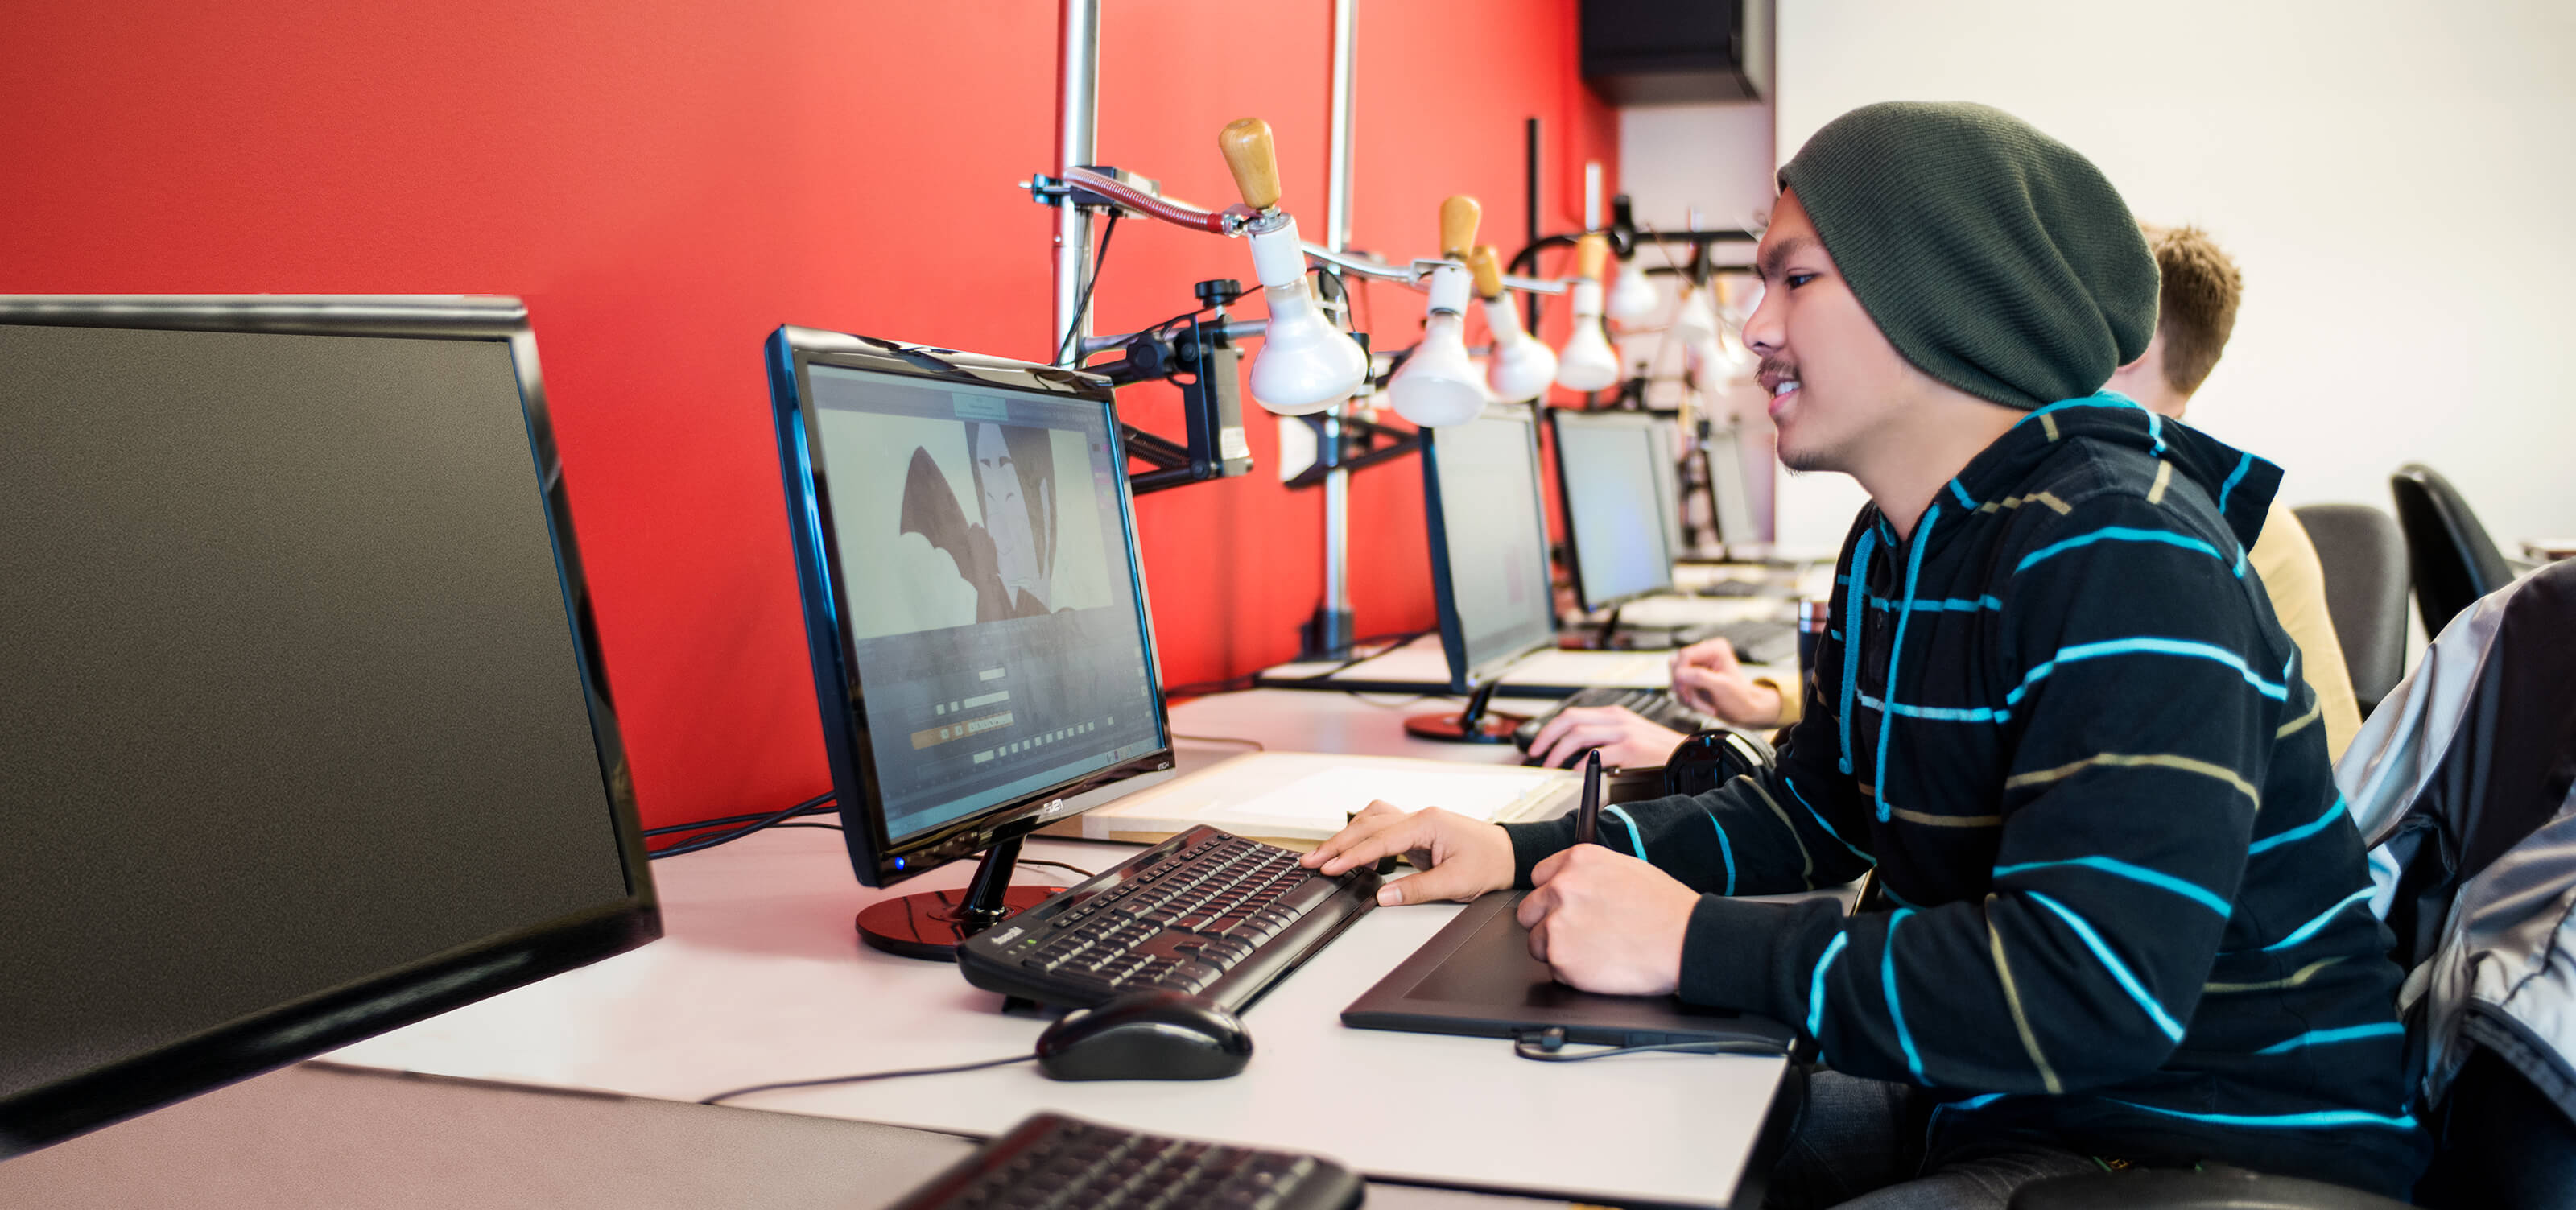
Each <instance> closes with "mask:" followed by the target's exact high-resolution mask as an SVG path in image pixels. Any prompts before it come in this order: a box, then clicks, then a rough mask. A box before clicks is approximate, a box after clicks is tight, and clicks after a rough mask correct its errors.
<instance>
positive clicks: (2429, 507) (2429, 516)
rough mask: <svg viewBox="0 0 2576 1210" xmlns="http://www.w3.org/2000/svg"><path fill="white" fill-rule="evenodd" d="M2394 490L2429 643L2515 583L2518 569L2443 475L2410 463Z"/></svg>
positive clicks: (2392, 483)
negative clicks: (2475, 606)
mask: <svg viewBox="0 0 2576 1210" xmlns="http://www.w3.org/2000/svg"><path fill="white" fill-rule="evenodd" d="M2388 490H2389V492H2390V493H2391V494H2393V495H2394V496H2396V498H2397V523H2398V524H2399V525H2401V526H2403V527H2405V530H2406V553H2407V561H2408V563H2410V564H2411V565H2412V566H2413V567H2414V571H2415V608H2416V611H2417V612H2419V613H2421V614H2422V615H2423V616H2424V634H2425V636H2426V637H2428V638H2429V637H2432V636H2434V635H2439V634H2440V633H2442V628H2443V627H2444V626H2448V625H2450V624H2451V619H2452V618H2454V617H2457V616H2459V613H2460V611H2461V610H2463V609H2466V608H2468V607H2469V604H2470V602H2473V601H2475V600H2477V599H2478V598H2479V597H2482V596H2485V595H2487V594H2488V593H2491V592H2494V591H2495V590H2497V589H2499V588H2502V587H2504V586H2505V585H2507V584H2510V583H2512V582H2513V567H2512V565H2510V564H2508V563H2506V562H2505V561H2504V554H2503V552H2501V551H2498V550H2497V549H2496V544H2495V539H2493V538H2490V537H2488V536H2487V531H2486V527H2485V526H2483V525H2480V524H2478V516H2477V514H2476V513H2473V512H2470V511H2469V502H2468V501H2467V500H2464V499H2462V498H2461V497H2460V492H2459V489H2457V488H2455V487H2452V486H2451V481H2450V480H2448V479H2445V478H2443V477H2442V475H2441V472H2439V471H2436V470H2434V469H2433V468H2432V467H2429V466H2426V465H2424V464H2422V463H2420V462H2410V463H2407V464H2406V465H2404V466H2401V467H2399V468H2397V473H2396V474H2394V475H2391V476H2389V477H2388Z"/></svg>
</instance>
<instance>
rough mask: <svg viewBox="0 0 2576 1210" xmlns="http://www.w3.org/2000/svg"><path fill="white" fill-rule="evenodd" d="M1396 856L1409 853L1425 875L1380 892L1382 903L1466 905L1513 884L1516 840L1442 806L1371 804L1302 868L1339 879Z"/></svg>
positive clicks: (1407, 856)
mask: <svg viewBox="0 0 2576 1210" xmlns="http://www.w3.org/2000/svg"><path fill="white" fill-rule="evenodd" d="M1393 853H1402V854H1404V857H1405V860H1407V861H1410V862H1412V863H1413V868H1414V869H1416V870H1419V871H1421V872H1420V873H1417V874H1414V875H1413V876H1411V877H1409V878H1398V879H1396V880H1395V881H1393V882H1390V883H1387V884H1386V885H1385V886H1384V887H1381V888H1379V889H1378V893H1377V901H1378V902H1379V903H1380V904H1384V905H1386V906H1389V907H1393V906H1395V905H1397V904H1404V903H1429V902H1431V901H1432V900H1434V899H1456V900H1461V901H1464V900H1468V899H1473V898H1475V897H1476V896H1478V895H1482V894H1484V893H1485V892H1487V891H1499V890H1503V889H1505V888H1507V887H1509V886H1511V885H1512V839H1511V837H1510V836H1508V835H1505V834H1504V832H1503V829H1502V828H1501V827H1500V826H1499V825H1496V824H1490V823H1486V822H1485V821H1484V820H1481V819H1469V818H1467V817H1466V816H1464V815H1460V814H1458V813H1457V812H1455V811H1443V810H1441V809H1440V808H1438V807H1430V808H1426V809H1424V810H1420V811H1402V810H1398V809H1397V808H1395V807H1393V806H1391V805H1389V804H1387V803H1384V802H1373V803H1370V804H1369V805H1368V809H1367V810H1365V811H1362V812H1360V813H1359V814H1358V815H1357V816H1356V817H1354V818H1353V819H1352V820H1351V824H1350V826H1349V827H1347V828H1344V829H1342V830H1341V832H1340V833H1338V834H1336V835H1335V836H1334V837H1333V838H1332V839H1331V840H1327V841H1325V842H1324V843H1323V844H1321V845H1319V846H1317V847H1316V849H1315V851H1314V852H1312V853H1308V854H1306V855H1305V856H1304V857H1303V858H1300V859H1299V860H1298V864H1299V865H1302V866H1305V867H1306V868H1308V869H1311V870H1318V871H1320V872H1322V873H1325V874H1339V873H1341V872H1343V871H1344V870H1350V869H1356V868H1358V867H1360V866H1368V865H1375V864H1377V861H1378V859H1379V858H1381V857H1385V856H1387V855H1389V854H1393Z"/></svg>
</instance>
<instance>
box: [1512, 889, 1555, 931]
mask: <svg viewBox="0 0 2576 1210" xmlns="http://www.w3.org/2000/svg"><path fill="white" fill-rule="evenodd" d="M1554 906H1556V897H1555V896H1553V895H1550V894H1549V893H1548V890H1547V887H1545V886H1544V885H1542V886H1539V887H1536V888H1535V889H1533V890H1531V891H1530V893H1529V894H1526V895H1523V896H1521V901H1520V904H1519V905H1518V906H1516V907H1514V908H1513V909H1512V919H1514V920H1518V921H1520V922H1521V927H1522V928H1536V927H1538V922H1539V921H1541V920H1544V919H1546V918H1547V913H1548V909H1550V908H1552V907H1554Z"/></svg>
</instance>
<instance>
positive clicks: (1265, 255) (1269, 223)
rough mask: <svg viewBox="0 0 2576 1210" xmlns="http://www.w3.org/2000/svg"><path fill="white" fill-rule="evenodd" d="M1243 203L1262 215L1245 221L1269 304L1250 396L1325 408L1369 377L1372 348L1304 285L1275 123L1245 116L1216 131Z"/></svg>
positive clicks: (1271, 404)
mask: <svg viewBox="0 0 2576 1210" xmlns="http://www.w3.org/2000/svg"><path fill="white" fill-rule="evenodd" d="M1217 147H1218V148H1219V149H1220V150H1222V151H1223V152H1224V153H1225V164H1226V167H1227V168H1228V169H1231V170H1232V171H1233V173H1234V185H1235V188H1236V190H1238V191H1239V192H1241V193H1242V195H1243V204H1244V205H1246V206H1248V207H1251V208H1252V209H1253V210H1254V211H1255V212H1256V214H1255V215H1254V217H1253V218H1252V220H1251V221H1250V222H1248V223H1246V224H1245V225H1244V228H1243V231H1244V235H1245V238H1246V242H1248V243H1250V244H1251V245H1252V269H1253V276H1254V277H1255V278H1257V279H1259V280H1260V282H1261V293H1262V296H1263V298H1264V299H1266V300H1267V301H1268V302H1269V304H1270V322H1269V324H1268V326H1267V327H1266V328H1264V329H1263V331H1262V341H1261V350H1260V352H1258V353H1255V354H1253V357H1252V380H1251V383H1250V386H1251V388H1252V397H1253V399H1254V400H1256V401H1258V402H1259V403H1260V404H1261V406H1263V407H1265V408H1268V409H1270V410H1271V411H1273V412H1277V413H1279V414H1281V415H1285V416H1302V415H1305V414H1306V413H1309V412H1320V411H1322V410H1324V409H1325V408H1328V407H1331V406H1332V405H1334V404H1336V403H1340V402H1341V401H1343V400H1345V399H1348V398H1350V397H1351V392H1353V391H1356V390H1358V389H1359V387H1360V384H1361V383H1362V382H1364V381H1366V380H1367V378H1368V369H1369V359H1368V354H1367V353H1366V352H1364V351H1362V350H1361V348H1360V346H1359V343H1358V342H1356V341H1354V340H1352V339H1351V338H1350V335H1349V334H1348V333H1345V332H1343V331H1342V330H1341V329H1339V328H1336V327H1334V326H1333V324H1332V322H1331V321H1330V320H1327V319H1326V318H1324V313H1323V310H1322V308H1320V307H1318V306H1316V305H1315V296H1314V294H1313V293H1312V291H1311V290H1310V288H1309V287H1308V286H1307V284H1306V248H1305V245H1304V244H1302V243H1301V242H1299V240H1298V238H1297V220H1296V219H1294V218H1292V217H1290V216H1289V215H1288V214H1287V213H1286V212H1285V211H1282V210H1280V209H1279V159H1278V156H1277V154H1276V153H1275V152H1274V151H1273V150H1272V147H1271V141H1270V123H1268V122H1265V121H1262V120H1261V119H1259V118H1243V119H1241V120H1239V121H1236V122H1232V123H1229V124H1228V125H1227V126H1226V128H1225V129H1224V130H1223V131H1220V132H1218V134H1217Z"/></svg>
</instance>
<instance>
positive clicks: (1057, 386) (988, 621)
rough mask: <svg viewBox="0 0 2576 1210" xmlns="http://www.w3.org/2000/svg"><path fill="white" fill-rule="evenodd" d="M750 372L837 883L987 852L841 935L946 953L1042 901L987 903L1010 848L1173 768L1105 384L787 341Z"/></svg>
mask: <svg viewBox="0 0 2576 1210" xmlns="http://www.w3.org/2000/svg"><path fill="white" fill-rule="evenodd" d="M768 358H769V374H770V395H771V400H772V404H773V410H774V412H775V416H776V419H777V431H778V452H779V462H780V467H781V470H782V475H781V478H782V482H783V484H784V486H785V488H786V495H787V510H788V517H789V532H790V534H791V536H792V539H793V542H794V545H795V551H796V569H797V584H798V588H799V590H800V592H801V594H802V596H803V599H804V606H805V637H806V644H807V648H808V651H809V653H810V655H811V656H812V660H813V669H814V687H815V692H816V695H817V699H818V704H819V706H820V708H821V715H822V724H823V746H824V752H825V755H826V757H827V759H828V760H829V762H830V764H831V769H832V787H833V791H834V793H835V794H836V795H837V796H838V798H839V800H840V803H841V822H842V828H843V835H844V836H845V837H846V838H847V843H848V845H849V852H850V864H851V868H852V869H853V870H854V871H855V872H856V873H857V875H858V878H859V881H860V882H861V883H863V884H865V885H867V886H884V885H887V884H889V883H893V882H896V881H900V880H902V879H904V878H909V877H911V876H912V875H915V874H918V873H921V872H923V871H925V870H928V869H932V868H934V867H936V866H938V865H940V864H942V863H945V862H948V861H951V860H954V859H956V858H959V857H965V856H969V855H972V854H975V853H978V852H983V853H985V854H986V857H985V864H984V868H983V870H981V871H980V872H979V875H978V879H977V885H976V886H975V887H973V888H970V889H969V891H968V892H967V893H966V894H964V895H961V894H959V893H957V892H924V893H922V894H919V895H913V896H900V897H894V898H889V899H885V900H880V901H878V902H877V903H876V904H874V905H872V906H871V908H870V909H869V911H868V912H866V913H863V914H862V915H861V916H860V918H859V930H860V932H861V934H862V935H863V936H865V937H866V938H867V940H868V941H869V943H870V944H873V945H876V946H878V947H880V948H883V949H887V950H890V951H892V952H895V953H902V954H909V955H913V956H918V957H952V956H953V955H954V951H955V947H956V943H957V941H958V940H959V939H960V938H961V937H965V936H971V935H973V934H974V933H975V932H977V931H979V930H980V929H981V928H983V927H986V926H988V925H990V924H991V923H993V922H994V921H997V920H999V919H1001V918H1003V917H1004V916H1007V915H1009V914H1010V912H1012V911H1016V910H1018V909H1019V908H1022V907H1026V906H1029V905H1031V904H1035V903H1037V902H1040V901H1042V900H1043V899H1044V898H1045V891H1046V888H1041V887H1019V888H1008V889H1007V891H1006V889H1005V886H1004V884H1006V883H1007V881H1008V876H1009V871H1010V865H1011V862H1012V861H1013V860H1014V859H1015V858H1016V856H1017V854H1018V852H1019V846H1020V841H1021V838H1022V837H1024V836H1025V835H1027V834H1028V833H1029V832H1031V831H1033V830H1035V829H1036V828H1038V827H1039V826H1040V825H1042V824H1045V823H1048V822H1051V821H1053V820H1056V819H1060V818H1064V817H1067V816H1070V815H1073V814H1076V813H1078V809H1079V808H1078V807H1077V806H1074V805H1071V804H1068V802H1067V800H1068V799H1071V798H1072V797H1074V796H1076V795H1078V794H1081V793H1083V792H1085V791H1087V790H1091V789H1095V788H1098V787H1100V786H1103V785H1106V784H1108V783H1110V782H1113V781H1116V780H1118V779H1120V778H1125V777H1130V776H1133V775H1135V774H1138V773H1143V772H1147V771H1150V770H1155V769H1168V768H1170V767H1171V761H1172V747H1171V734H1170V730H1169V728H1168V726H1167V725H1166V723H1165V720H1164V714H1163V697H1162V690H1161V686H1160V684H1159V682H1158V680H1157V676H1156V665H1155V658H1154V635H1153V628H1152V624H1151V621H1150V619H1149V618H1148V615H1147V613H1146V599H1145V582H1144V573H1143V571H1142V569H1141V566H1140V564H1139V562H1138V559H1137V553H1136V527H1135V520H1134V516H1133V513H1132V510H1131V506H1130V501H1129V494H1128V485H1127V473H1126V466H1127V458H1126V452H1125V450H1124V447H1123V446H1122V445H1121V443H1120V437H1119V426H1118V421H1117V417H1116V414H1115V413H1114V412H1113V411H1112V410H1111V407H1110V393H1109V386H1108V383H1107V381H1106V380H1105V379H1102V378H1100V377H1098V376H1097V375H1091V374H1084V373H1080V372H1078V371H1073V370H1066V369H1060V368H1057V367H1053V366H1042V365H1033V364H1029V363H1025V362H1017V361H1006V360H1002V359H999V358H990V357H982V356H978V355H975V354H971V353H958V352H953V351H950V350H945V349H929V348H923V347H919V346H911V345H899V344H895V343H892V342H888V341H881V340H875V339H872V338H869V337H864V336H846V335H841V334H838V333H832V332H821V331H815V330H813V329H808V328H798V327H782V328H780V329H779V330H778V331H777V332H776V333H775V334H773V335H772V336H771V337H770V339H769V346H768ZM1010 896H1018V898H1017V899H1016V900H1015V899H1012V898H1010Z"/></svg>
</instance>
